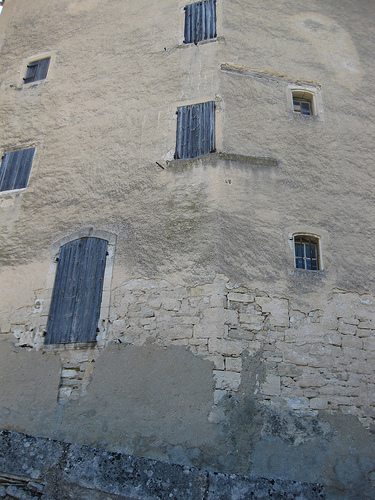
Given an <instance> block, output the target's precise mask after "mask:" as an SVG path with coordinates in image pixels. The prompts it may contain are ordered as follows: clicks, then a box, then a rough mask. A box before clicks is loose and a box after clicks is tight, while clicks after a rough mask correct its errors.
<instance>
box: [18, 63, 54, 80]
mask: <svg viewBox="0 0 375 500" xmlns="http://www.w3.org/2000/svg"><path fill="white" fill-rule="evenodd" d="M50 60H51V58H50V57H46V58H44V59H39V60H38V61H32V62H30V63H29V64H28V65H27V70H26V75H25V77H24V79H23V82H24V83H31V82H38V81H40V80H44V79H45V78H46V77H47V73H48V68H49V63H50Z"/></svg>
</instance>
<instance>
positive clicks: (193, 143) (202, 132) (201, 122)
mask: <svg viewBox="0 0 375 500" xmlns="http://www.w3.org/2000/svg"><path fill="white" fill-rule="evenodd" d="M213 151H215V102H214V101H209V102H202V103H200V104H192V105H191V106H181V107H180V108H177V135H176V158H196V157H197V156H201V155H206V154H208V153H212V152H213Z"/></svg>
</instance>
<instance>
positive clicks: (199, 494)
mask: <svg viewBox="0 0 375 500" xmlns="http://www.w3.org/2000/svg"><path fill="white" fill-rule="evenodd" d="M93 464H95V467H93ZM10 475H11V476H12V479H17V478H18V477H19V478H20V481H18V482H17V481H15V482H13V484H12V488H13V489H14V488H18V489H19V493H20V495H21V496H22V494H23V493H25V492H24V488H26V487H29V488H30V485H31V484H32V485H34V484H36V485H37V486H38V491H37V492H35V493H36V495H35V498H38V499H41V500H54V499H56V500H58V499H60V498H64V499H72V500H73V499H74V500H84V499H86V498H88V497H87V494H88V492H90V495H91V497H90V498H95V499H96V500H107V499H108V498H111V499H114V498H119V499H123V500H124V499H126V498H132V500H137V499H138V500H146V499H147V500H167V499H168V500H169V499H171V498H173V499H176V500H179V499H181V500H182V499H184V500H200V499H202V500H203V499H205V500H224V499H225V500H241V499H242V500H245V499H246V498H270V497H272V498H273V499H275V500H277V499H280V500H281V499H284V500H292V499H296V498H298V499H299V500H316V499H324V498H325V493H324V489H323V486H321V485H318V484H312V483H302V482H299V481H285V480H281V479H265V478H252V477H246V476H238V475H235V474H221V473H212V472H208V471H203V470H199V469H196V468H194V467H184V466H182V465H173V464H168V463H163V462H160V461H157V460H150V459H147V458H140V457H135V456H131V455H125V454H122V453H113V452H109V451H105V450H98V449H94V448H90V447H88V446H81V445H78V444H69V443H62V442H59V441H53V440H51V439H45V438H38V437H33V436H27V435H24V434H20V433H18V432H13V431H8V430H0V477H10ZM28 478H30V479H28ZM17 484H18V486H17ZM27 485H28V486H27ZM108 495H110V496H108ZM17 498H18V497H17ZM19 498H21V497H19Z"/></svg>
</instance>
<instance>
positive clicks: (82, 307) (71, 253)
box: [45, 237, 108, 344]
mask: <svg viewBox="0 0 375 500" xmlns="http://www.w3.org/2000/svg"><path fill="white" fill-rule="evenodd" d="M107 246H108V241H107V240H104V239H101V238H91V237H87V238H79V239H76V240H73V241H70V242H69V243H66V244H65V245H63V246H62V247H61V248H60V252H59V255H58V257H57V258H56V259H57V260H58V262H57V269H56V277H55V282H54V286H53V291H52V298H51V305H50V309H49V315H48V321H47V333H46V339H45V343H46V344H67V343H71V342H95V341H96V336H97V328H98V321H99V317H100V307H101V301H102V293H103V279H104V272H105V266H106V256H107Z"/></svg>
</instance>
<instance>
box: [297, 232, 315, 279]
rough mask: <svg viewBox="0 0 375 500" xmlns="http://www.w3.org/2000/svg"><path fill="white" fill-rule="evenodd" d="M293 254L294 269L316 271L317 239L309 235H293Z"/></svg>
mask: <svg viewBox="0 0 375 500" xmlns="http://www.w3.org/2000/svg"><path fill="white" fill-rule="evenodd" d="M294 256H295V266H296V269H308V270H310V271H318V270H319V269H320V265H319V240H318V239H317V238H313V237H310V236H304V235H298V236H295V237H294Z"/></svg>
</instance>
